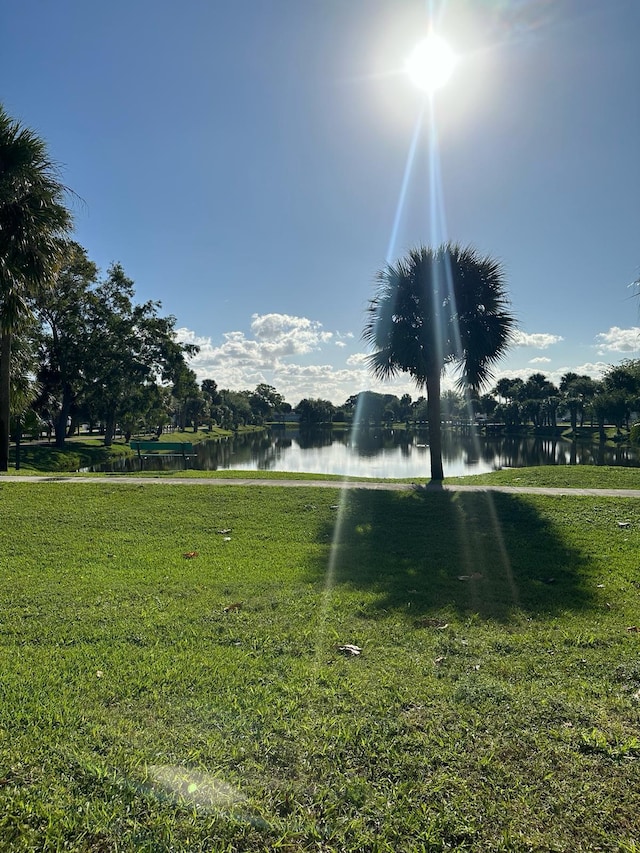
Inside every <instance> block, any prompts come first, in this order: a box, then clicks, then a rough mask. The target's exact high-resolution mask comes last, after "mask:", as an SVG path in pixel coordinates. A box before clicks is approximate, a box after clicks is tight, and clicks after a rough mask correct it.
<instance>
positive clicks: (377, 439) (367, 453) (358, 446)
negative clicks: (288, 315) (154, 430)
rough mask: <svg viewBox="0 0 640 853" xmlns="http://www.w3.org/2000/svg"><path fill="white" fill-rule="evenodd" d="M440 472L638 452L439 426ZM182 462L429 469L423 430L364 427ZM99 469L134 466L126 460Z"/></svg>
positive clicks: (212, 467)
mask: <svg viewBox="0 0 640 853" xmlns="http://www.w3.org/2000/svg"><path fill="white" fill-rule="evenodd" d="M442 438H443V452H442V457H443V465H444V473H445V477H457V476H463V475H465V474H483V473H486V472H489V471H494V470H496V469H499V468H521V467H524V466H530V465H621V466H627V467H640V458H639V456H638V453H637V451H635V450H632V449H631V448H629V447H627V446H624V447H622V446H621V447H605V446H604V445H593V444H590V443H580V442H575V441H574V442H572V441H567V440H565V439H561V438H539V437H533V436H529V437H526V438H520V437H512V436H501V437H491V438H485V437H472V436H464V435H460V434H459V433H456V432H452V431H448V430H445V431H444V432H443V436H442ZM194 452H196V453H197V458H195V459H192V460H190V463H189V467H191V468H195V469H199V470H205V471H216V470H221V469H233V470H237V471H256V470H261V471H291V472H308V473H315V474H339V475H343V476H354V477H382V478H385V477H401V478H404V477H406V478H412V477H426V478H428V477H429V475H430V457H429V439H428V434H427V433H426V432H421V431H416V432H406V431H404V430H383V429H369V430H365V431H360V432H359V433H358V434H357V435H356V434H354V433H351V432H349V431H339V430H333V431H332V430H314V431H299V430H286V431H285V430H284V429H273V430H265V431H264V432H261V433H249V434H243V435H238V436H233V437H229V438H223V439H215V440H212V441H208V442H205V443H204V444H199V445H196V446H195V448H194ZM143 467H144V469H145V470H155V471H163V470H165V471H166V470H176V469H182V468H183V467H184V463H183V461H182V460H181V459H158V458H155V459H151V458H149V459H146V460H144V461H143ZM93 470H100V471H122V472H124V471H137V470H140V460H138V459H137V458H130V459H126V460H121V461H120V462H119V463H114V465H113V466H109V467H101V468H99V469H93Z"/></svg>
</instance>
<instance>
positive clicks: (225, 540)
mask: <svg viewBox="0 0 640 853" xmlns="http://www.w3.org/2000/svg"><path fill="white" fill-rule="evenodd" d="M222 541H223V542H231V537H230V536H225V537H224V539H223V540H222Z"/></svg>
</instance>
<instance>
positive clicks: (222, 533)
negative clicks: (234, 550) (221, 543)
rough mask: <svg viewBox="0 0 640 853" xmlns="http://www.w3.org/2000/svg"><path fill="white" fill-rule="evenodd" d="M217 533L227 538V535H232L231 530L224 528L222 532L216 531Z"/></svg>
mask: <svg viewBox="0 0 640 853" xmlns="http://www.w3.org/2000/svg"><path fill="white" fill-rule="evenodd" d="M216 533H219V534H220V535H221V536H225V535H226V534H227V533H231V528H230V527H223V528H221V529H220V530H216Z"/></svg>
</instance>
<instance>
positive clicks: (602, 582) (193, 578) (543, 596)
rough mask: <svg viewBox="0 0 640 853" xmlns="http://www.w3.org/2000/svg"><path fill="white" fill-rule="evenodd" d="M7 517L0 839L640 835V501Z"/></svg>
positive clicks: (152, 488) (251, 502) (556, 843)
mask: <svg viewBox="0 0 640 853" xmlns="http://www.w3.org/2000/svg"><path fill="white" fill-rule="evenodd" d="M0 507H1V512H2V524H1V527H0V577H1V579H2V582H1V584H0V643H1V645H0V849H2V850H8V851H62V850H73V851H96V853H98V851H99V853H104V852H105V851H114V853H115V851H149V853H152V851H153V853H156V851H216V853H218V851H268V850H278V851H298V850H302V851H306V850H308V851H340V853H342V851H379V852H380V853H382V851H389V853H391V851H393V853H396V851H407V852H408V853H410V851H438V850H477V851H498V850H501V851H505V850H513V851H581V850H583V851H598V850H607V851H627V853H628V852H629V851H636V850H640V501H637V500H632V499H620V498H606V497H582V496H570V497H544V496H540V495H508V494H490V493H437V492H436V493H434V492H429V491H426V490H423V491H420V490H416V491H410V492H384V491H378V492H375V491H360V490H349V491H345V492H340V491H339V490H338V489H337V488H336V489H333V488H326V489H314V488H309V487H306V486H299V487H297V488H294V489H287V488H284V487H282V488H279V487H274V486H271V487H264V486H260V485H255V486H251V487H242V486H217V485H213V484H207V485H189V486H187V485H183V486H181V485H177V484H171V485H161V484H157V483H155V484H154V483H151V482H149V481H141V482H140V484H135V485H125V484H118V483H117V481H116V482H114V481H105V482H104V483H100V484H85V483H78V482H73V483H55V482H51V483H29V484H22V483H17V482H10V479H9V478H8V479H5V480H3V481H0ZM349 647H351V648H349ZM358 649H359V650H360V653H359V654H354V652H356V651H357V650H358Z"/></svg>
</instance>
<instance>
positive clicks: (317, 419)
mask: <svg viewBox="0 0 640 853" xmlns="http://www.w3.org/2000/svg"><path fill="white" fill-rule="evenodd" d="M295 411H296V414H297V415H298V419H299V421H300V424H301V425H304V426H311V425H313V424H316V425H317V424H322V423H331V420H332V418H333V415H334V413H335V406H334V405H333V403H331V402H329V400H319V399H308V398H305V399H303V400H300V402H299V403H298V405H297V406H296V408H295Z"/></svg>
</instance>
